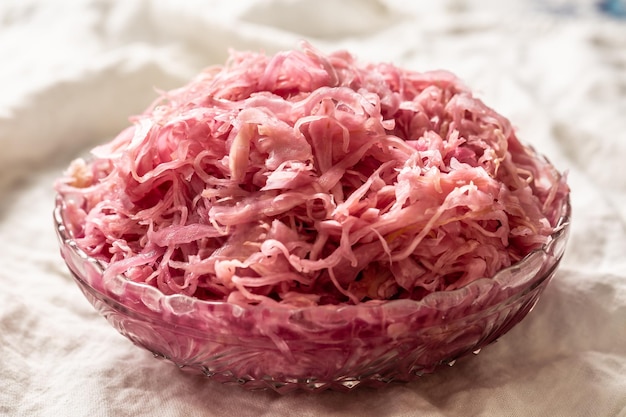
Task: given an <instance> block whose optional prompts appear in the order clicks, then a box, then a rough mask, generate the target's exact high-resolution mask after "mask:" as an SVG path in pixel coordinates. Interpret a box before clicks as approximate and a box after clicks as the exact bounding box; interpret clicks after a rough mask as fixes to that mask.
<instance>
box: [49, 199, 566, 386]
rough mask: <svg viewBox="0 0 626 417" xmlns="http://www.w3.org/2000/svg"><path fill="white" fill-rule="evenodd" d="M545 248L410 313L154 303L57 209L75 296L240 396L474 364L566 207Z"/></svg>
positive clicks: (389, 307) (178, 299)
mask: <svg viewBox="0 0 626 417" xmlns="http://www.w3.org/2000/svg"><path fill="white" fill-rule="evenodd" d="M559 204H560V206H559V207H557V208H556V209H557V213H560V215H559V216H558V217H559V220H558V222H557V225H556V228H555V231H554V233H553V235H552V236H551V239H550V240H549V241H548V243H547V244H545V245H544V246H543V247H542V248H540V249H538V250H535V251H533V252H532V253H530V254H529V255H527V256H526V257H525V258H524V259H523V260H521V261H520V262H518V263H516V264H514V265H512V266H511V267H508V268H506V269H503V270H501V271H500V272H499V273H498V274H497V275H496V276H495V277H493V278H482V279H479V280H477V281H474V282H472V283H471V284H469V285H467V286H465V287H463V288H460V289H457V290H453V291H445V292H435V293H432V294H429V295H428V296H426V297H425V298H423V299H422V300H420V301H413V300H393V301H385V302H380V303H378V304H374V303H371V304H370V303H364V304H362V305H343V306H333V305H324V306H316V307H305V308H295V307H277V306H271V307H268V306H260V305H256V306H247V307H242V306H239V305H234V304H231V303H227V302H216V301H203V300H199V299H196V298H192V297H188V296H185V295H168V296H166V295H164V294H163V293H161V292H160V291H159V290H158V289H156V288H154V287H152V286H149V285H147V284H141V283H136V282H132V281H129V280H127V279H126V278H124V276H116V277H113V278H112V279H110V280H107V281H106V282H104V281H103V278H102V275H103V265H102V264H101V263H100V262H99V261H97V260H95V259H93V258H91V257H89V256H87V255H86V254H85V252H83V251H82V250H81V249H80V248H79V247H78V246H77V245H76V242H75V241H74V240H73V239H72V236H71V235H70V233H69V230H70V229H69V228H67V227H66V223H65V216H64V214H65V213H64V209H65V205H64V202H63V200H62V199H61V198H60V197H57V200H56V207H55V210H54V221H55V223H56V231H57V235H58V238H59V243H60V249H61V255H62V257H63V258H64V260H65V262H66V264H67V266H68V267H69V270H70V271H71V272H72V275H73V277H74V279H75V281H76V283H77V284H78V286H79V288H80V289H81V291H82V292H83V294H84V295H85V297H86V298H87V299H88V300H89V302H90V303H91V304H92V305H93V306H94V307H95V309H96V310H97V311H98V312H99V313H100V314H101V315H102V316H104V317H105V318H106V319H107V320H108V321H109V323H110V324H111V325H113V327H115V329H117V331H119V332H120V333H121V334H122V335H124V336H126V337H127V338H128V339H130V340H131V341H132V342H133V343H134V344H136V345H137V346H140V347H142V348H145V349H147V350H148V351H150V352H152V353H153V355H154V356H155V357H158V358H164V359H167V360H169V361H171V362H173V363H174V364H176V365H177V366H178V367H179V368H181V369H183V370H189V371H192V372H198V373H201V374H203V375H205V376H207V377H210V378H212V379H214V380H217V381H220V382H231V383H237V384H240V385H241V386H243V387H245V388H248V389H267V388H271V389H273V390H275V391H277V392H279V393H287V392H290V391H293V390H306V391H323V390H325V389H334V390H344V391H346V390H350V389H353V388H355V387H357V386H363V385H367V386H380V385H383V384H385V383H388V382H390V381H410V380H412V379H414V378H416V377H418V376H421V375H423V374H425V373H430V372H432V371H434V370H435V369H436V368H437V367H439V366H441V365H451V364H453V363H454V361H455V360H456V359H458V358H460V357H462V356H464V355H467V354H470V353H472V352H473V353H477V352H478V351H479V350H480V349H481V348H482V347H484V346H486V345H488V344H490V343H492V342H494V341H495V340H496V339H498V338H499V337H500V336H502V335H504V334H505V333H506V332H508V331H509V330H510V329H511V328H512V327H513V326H515V325H516V324H517V323H519V322H520V320H522V319H523V318H524V317H525V316H526V315H527V314H528V313H529V312H530V311H531V310H532V308H533V307H534V305H535V303H536V302H537V300H538V298H539V296H540V295H541V293H542V292H543V290H544V289H545V288H546V286H547V284H548V283H549V281H550V279H551V278H552V277H553V276H554V274H555V271H556V269H557V267H558V265H559V262H560V260H561V258H562V256H563V253H564V250H565V246H566V242H567V238H568V234H569V224H570V223H569V222H570V210H571V208H570V203H569V198H564V199H563V201H561V202H560V203H559Z"/></svg>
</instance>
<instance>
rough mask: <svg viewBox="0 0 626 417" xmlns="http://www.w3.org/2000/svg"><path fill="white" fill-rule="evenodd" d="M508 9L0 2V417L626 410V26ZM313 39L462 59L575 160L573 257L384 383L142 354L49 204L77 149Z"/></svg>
mask: <svg viewBox="0 0 626 417" xmlns="http://www.w3.org/2000/svg"><path fill="white" fill-rule="evenodd" d="M421 3H436V4H421ZM503 3H504V4H502V3H498V2H495V1H486V2H485V1H452V0H450V1H443V2H414V3H413V2H403V1H401V0H387V1H383V0H365V1H357V0H346V1H340V0H339V1H334V0H317V1H315V2H312V1H306V0H267V1H261V0H259V1H237V2H235V1H200V0H188V1H185V2H176V1H173V0H167V1H156V0H152V1H151V0H144V1H125V2H112V1H111V2H109V1H105V0H80V1H79V0H77V1H71V2H70V1H66V2H61V1H58V2H45V1H43V0H28V1H3V2H2V3H0V59H1V63H0V144H1V147H0V193H1V194H0V195H1V200H0V266H1V268H0V415H2V416H16V417H17V416H19V417H22V416H24V417H26V416H28V417H31V416H69V417H73V416H133V417H136V416H164V417H165V416H168V417H169V416H229V415H236V416H238V417H247V416H268V417H269V416H322V415H323V416H365V417H367V416H394V417H395V416H416V415H419V416H555V417H559V416H563V417H575V416H611V417H614V416H619V417H626V257H625V256H624V255H625V254H626V171H625V168H624V167H625V162H624V161H625V159H626V20H619V18H615V17H611V16H608V15H607V14H606V13H603V12H601V11H599V9H598V7H596V4H595V3H592V2H590V1H589V2H585V1H579V2H564V1H557V2H553V3H545V2H538V1H537V2H522V1H514V2H503ZM301 39H306V40H308V41H310V42H311V43H312V44H313V45H314V46H316V47H317V48H319V49H321V50H323V51H325V52H330V51H332V50H337V49H348V50H350V51H351V52H353V53H354V54H355V55H356V56H357V57H358V58H359V59H362V60H373V61H386V62H393V63H394V64H396V65H400V66H404V67H408V68H412V69H415V70H429V69H438V68H445V69H448V70H451V71H452V72H454V73H456V74H457V75H459V76H460V77H461V78H462V79H463V80H464V81H465V82H466V84H467V85H468V86H470V87H471V88H472V89H473V90H474V91H476V92H477V94H478V95H479V96H480V97H481V98H482V99H483V100H484V101H485V102H486V103H487V104H488V105H490V106H492V107H494V108H495V109H496V110H497V111H499V112H501V113H503V114H504V115H506V116H507V117H509V118H510V119H511V120H512V121H513V123H514V125H515V126H516V127H517V129H518V133H519V136H520V138H521V139H522V140H524V141H526V142H527V143H530V144H532V145H533V146H535V147H536V148H537V149H539V150H540V151H541V152H542V153H544V154H545V155H546V156H548V158H549V159H550V160H551V161H552V162H553V163H554V164H555V165H556V166H557V168H558V169H560V170H563V171H567V172H568V181H569V184H570V187H571V189H572V194H571V196H572V205H573V213H574V214H573V224H572V230H571V236H570V240H569V244H568V248H567V252H566V256H565V258H564V259H563V262H562V264H561V268H560V269H559V271H558V273H557V275H556V277H555V278H554V280H553V281H552V282H551V283H550V285H549V286H548V289H547V290H546V291H545V292H544V294H543V296H542V298H541V300H540V301H539V303H538V305H537V306H536V308H535V310H534V311H533V312H532V313H531V314H530V315H529V316H528V317H527V318H526V319H525V320H524V321H523V322H522V323H520V324H519V325H518V326H517V327H515V328H514V329H513V330H512V331H510V332H509V333H508V334H506V335H505V336H503V337H501V338H500V340H499V341H498V342H496V343H495V344H492V345H490V346H488V347H486V348H484V349H483V350H482V352H481V353H480V354H479V355H477V356H472V357H468V358H464V359H461V360H459V361H457V363H456V364H455V365H454V366H453V367H449V368H448V367H446V368H444V369H440V370H439V371H437V372H436V373H435V374H432V375H428V376H425V377H423V378H421V379H419V380H417V381H415V382H412V383H408V384H391V385H389V386H388V387H385V388H383V389H377V390H374V389H358V390H356V391H355V392H352V393H347V394H346V393H338V392H323V393H321V394H318V395H310V394H305V393H297V394H291V395H286V396H279V395H277V394H275V393H273V392H269V391H268V392H247V391H244V390H242V389H240V388H239V387H237V386H231V385H221V384H218V383H215V382H212V381H209V380H205V379H202V378H200V377H195V376H191V375H188V374H185V373H182V372H180V371H179V370H178V369H176V367H175V366H172V365H171V364H169V363H167V362H164V361H158V360H156V359H154V358H153V357H152V356H151V355H150V354H149V353H148V352H145V351H143V350H141V349H139V348H136V347H135V346H133V345H132V344H131V343H130V342H129V341H128V340H126V339H125V338H123V337H122V336H121V335H119V334H118V333H117V332H116V331H115V330H114V329H113V328H112V327H111V326H109V325H108V324H107V323H106V321H105V320H104V319H103V318H101V317H100V316H98V315H97V313H96V312H95V311H94V310H93V309H92V308H91V306H90V305H89V304H88V302H87V301H86V300H85V299H84V297H83V296H82V295H81V294H80V292H79V290H78V288H77V287H76V285H75V284H74V283H73V282H72V280H71V278H70V274H69V272H68V270H67V269H66V268H65V265H64V264H63V261H62V260H61V258H60V256H59V254H58V247H57V242H56V238H55V235H54V230H53V225H52V216H51V212H52V207H53V203H54V192H53V190H52V182H53V180H54V179H55V178H56V177H57V176H59V175H60V173H61V171H62V170H63V169H64V168H65V167H66V166H67V165H68V164H69V162H70V160H72V159H73V158H75V157H77V156H79V155H82V154H84V153H85V152H86V151H87V150H88V149H89V148H90V147H92V146H94V145H96V144H98V143H102V142H104V141H107V140H109V139H111V138H112V137H113V136H114V135H115V134H116V133H118V132H119V131H120V130H121V129H123V128H124V127H125V126H127V125H128V117H129V116H131V115H133V114H137V113H139V112H141V111H142V110H143V109H144V108H145V107H146V106H147V105H148V104H149V103H150V102H151V101H152V100H153V99H154V98H156V97H157V93H156V89H160V90H166V89H170V88H173V87H177V86H180V85H182V84H184V83H185V82H186V81H187V80H188V79H189V78H190V77H191V76H193V75H194V74H196V73H197V72H198V71H199V70H200V69H202V68H203V67H206V66H209V65H212V64H221V63H223V62H224V60H225V59H226V56H227V52H228V48H235V49H241V50H254V51H265V52H267V53H274V52H276V51H279V50H283V49H291V48H295V47H297V44H298V41H299V40H301Z"/></svg>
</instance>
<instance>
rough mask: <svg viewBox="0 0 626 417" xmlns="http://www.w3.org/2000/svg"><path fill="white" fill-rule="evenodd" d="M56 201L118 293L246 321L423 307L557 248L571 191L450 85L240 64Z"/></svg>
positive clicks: (220, 72) (145, 120) (162, 105)
mask: <svg viewBox="0 0 626 417" xmlns="http://www.w3.org/2000/svg"><path fill="white" fill-rule="evenodd" d="M132 121H133V125H132V126H131V127H129V128H127V129H126V130H124V131H123V132H121V133H120V134H119V135H118V136H117V137H116V138H115V139H114V140H113V141H111V142H110V143H107V144H104V145H102V146H100V147H98V148H96V149H94V150H93V151H92V157H91V158H90V159H89V160H88V161H85V160H82V159H78V160H76V161H74V162H73V163H72V164H71V166H70V167H69V169H68V170H67V172H66V175H65V176H64V177H63V178H62V179H60V180H59V181H58V182H57V184H56V189H57V191H58V192H59V194H60V195H61V196H62V198H63V199H64V200H65V202H66V205H67V208H66V216H67V219H69V223H70V229H71V233H72V234H73V236H74V237H75V240H76V243H77V244H78V246H79V247H80V248H81V249H83V250H84V251H85V252H86V253H87V254H88V255H91V256H93V257H95V258H96V259H98V260H100V261H102V262H103V263H104V264H105V265H106V272H105V277H104V279H106V277H107V276H108V277H110V276H113V275H116V274H124V275H125V277H127V279H129V280H133V281H137V282H145V283H148V284H150V285H154V286H156V287H158V288H159V289H160V290H161V291H162V292H163V293H164V294H174V293H182V294H186V295H189V296H193V297H197V298H200V299H206V300H224V301H228V302H232V303H237V304H257V303H280V304H283V305H289V306H309V305H320V304H341V303H354V304H356V303H362V302H368V301H369V302H377V301H374V300H389V299H403V298H409V299H416V300H418V299H421V298H423V297H424V296H425V295H426V294H429V293H432V292H435V291H446V290H451V289H456V288H459V287H462V286H464V285H466V284H468V283H469V282H472V281H474V280H476V279H479V278H482V277H492V276H493V275H494V274H495V273H496V272H497V271H498V270H500V269H502V268H504V267H507V266H510V265H511V264H513V263H515V262H517V261H519V260H520V259H522V258H523V257H524V256H525V255H527V254H528V253H529V252H530V251H532V250H533V249H536V248H538V247H540V246H541V245H542V244H544V243H546V240H547V239H549V235H550V234H551V233H552V232H553V226H554V225H555V223H556V221H557V218H556V217H557V215H558V213H557V212H556V211H555V209H554V207H557V204H556V202H558V201H559V200H562V199H563V198H564V196H565V195H566V194H567V192H568V189H567V185H566V183H565V179H564V177H563V176H561V175H559V174H558V173H557V172H556V171H555V170H554V168H553V167H552V166H551V165H550V164H549V163H548V162H547V161H545V160H544V159H542V158H539V157H537V155H536V154H535V153H534V152H533V151H532V150H531V149H530V148H528V147H526V146H524V145H523V144H521V143H520V142H519V141H518V139H517V137H516V134H515V132H514V130H513V129H512V127H511V124H510V122H509V121H508V120H507V119H506V118H505V117H503V116H502V115H500V114H498V113H496V112H495V111H494V110H492V109H491V108H489V107H487V106H486V105H485V104H483V102H482V101H480V100H479V99H477V98H476V97H474V96H473V95H472V93H471V91H470V90H469V89H468V88H466V87H465V86H464V85H463V84H462V83H461V82H460V81H459V80H458V79H457V78H456V77H455V76H454V75H452V74H451V73H449V72H445V71H432V72H415V71H410V70H406V69H401V68H397V67H395V66H393V65H391V64H385V63H361V62H358V61H357V60H355V59H354V58H353V57H352V56H351V55H350V54H348V53H347V52H336V53H332V54H330V55H324V54H322V53H320V52H318V51H316V50H314V49H313V48H312V47H311V46H310V45H308V44H304V45H303V46H302V48H301V49H300V50H294V51H287V52H282V53H278V54H276V55H274V56H266V55H264V54H258V53H250V52H233V53H231V56H230V58H229V60H228V61H227V63H226V65H225V66H217V67H212V68H209V69H207V70H205V71H204V72H202V73H201V74H200V75H198V76H197V77H196V78H195V79H194V80H193V81H191V82H190V83H189V84H188V85H186V86H185V87H183V88H180V89H176V90H173V91H169V92H166V93H164V94H163V95H162V97H161V98H160V99H159V100H158V101H157V102H155V103H153V104H152V105H151V106H150V107H149V108H148V109H147V110H146V111H145V112H144V113H143V114H142V115H139V116H137V117H135V118H133V119H132Z"/></svg>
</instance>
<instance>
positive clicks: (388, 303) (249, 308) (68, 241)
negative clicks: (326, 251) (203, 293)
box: [53, 192, 572, 317]
mask: <svg viewBox="0 0 626 417" xmlns="http://www.w3.org/2000/svg"><path fill="white" fill-rule="evenodd" d="M557 203H560V204H559V211H558V215H559V217H558V218H557V220H556V222H555V226H554V230H553V232H552V233H551V234H550V235H549V238H548V240H547V241H546V242H545V243H544V244H543V245H542V246H540V247H539V248H536V249H534V250H532V251H531V252H529V253H528V254H527V255H526V256H525V257H524V258H522V259H521V260H519V261H518V262H515V263H513V264H512V265H510V266H508V267H506V268H503V269H501V270H500V271H498V272H497V273H496V274H495V275H494V276H493V277H490V278H488V277H485V278H479V279H476V280H474V281H472V282H470V283H468V284H466V285H464V286H462V287H459V288H456V289H454V290H446V291H435V292H432V293H429V294H427V295H426V296H424V297H423V298H422V299H420V300H413V299H394V300H380V301H379V300H372V301H367V302H363V303H360V304H347V303H344V304H322V305H314V306H293V305H288V304H279V303H276V304H264V303H261V304H247V305H242V304H235V303H231V302H228V301H224V300H203V299H200V298H196V297H192V296H188V295H185V294H164V293H163V292H161V290H159V289H158V288H157V287H154V286H152V285H149V284H147V283H143V282H136V281H132V280H129V279H127V278H126V277H124V275H123V274H118V275H115V276H113V277H111V278H110V280H114V281H116V283H117V284H119V285H120V286H122V288H124V290H125V291H126V286H130V287H131V288H133V289H135V290H136V291H137V292H138V293H141V294H144V293H148V294H150V295H151V296H152V297H154V299H158V300H159V303H161V302H163V303H166V304H168V305H169V308H170V310H171V312H172V313H175V314H176V313H177V312H176V310H177V306H181V309H182V310H184V311H181V312H178V314H181V315H183V314H186V313H188V312H189V311H193V310H196V309H199V308H207V309H216V308H219V307H228V308H230V309H232V312H233V314H236V315H240V314H241V315H243V314H244V313H250V314H254V313H256V312H260V311H263V312H267V311H276V312H281V313H287V314H306V313H310V312H312V311H318V312H319V311H326V312H334V313H349V312H352V313H354V312H356V311H364V309H368V310H369V309H381V308H384V309H393V310H395V309H398V310H402V311H405V310H409V311H410V310H417V309H418V308H420V307H428V308H431V309H438V308H437V307H438V305H439V302H440V301H441V299H442V297H445V298H448V299H454V298H455V297H456V298H458V299H463V298H464V296H466V295H467V294H468V293H469V294H471V293H472V290H473V289H480V287H481V286H488V287H493V286H494V285H500V286H501V287H502V288H506V286H507V284H506V283H505V282H504V277H505V276H507V275H510V274H512V273H514V272H515V271H516V270H518V269H520V268H522V267H523V266H525V265H530V264H532V263H534V262H537V261H538V260H540V259H542V258H543V257H545V256H548V257H551V256H553V255H554V253H553V252H554V246H555V245H556V244H557V243H558V242H561V241H563V245H562V247H561V248H560V249H557V253H556V256H555V257H553V258H554V259H553V262H552V263H551V265H553V266H556V265H558V263H559V261H560V259H561V257H562V256H563V253H564V250H565V246H566V242H567V239H568V235H569V228H570V224H571V215H572V207H571V201H570V194H569V192H568V193H566V194H565V195H564V196H563V198H562V199H560V201H557ZM64 207H65V201H64V200H63V198H62V197H61V195H59V194H57V195H56V199H55V207H54V211H53V218H54V222H55V229H56V234H57V238H58V241H59V244H60V245H61V246H62V247H68V248H69V250H71V251H72V252H73V253H75V254H76V255H77V256H78V257H79V258H81V260H82V261H83V262H88V263H90V264H91V266H92V267H94V268H96V270H97V271H98V272H99V273H100V274H102V273H104V269H105V265H104V263H103V262H102V261H100V260H97V259H96V258H94V257H92V256H90V255H88V254H87V253H85V251H83V250H82V249H81V248H80V247H79V245H78V244H77V243H76V241H75V240H74V238H73V237H72V236H71V232H70V229H69V228H68V227H67V225H66V222H65V218H64V216H63V210H64ZM66 262H67V261H66ZM545 262H546V260H545V259H542V260H541V264H542V266H543V264H544V263H545ZM70 270H71V268H70ZM71 272H72V274H73V275H74V278H77V279H80V280H81V281H82V282H84V283H85V284H86V285H87V286H88V287H89V288H90V289H91V290H93V291H96V292H97V293H99V294H101V295H102V296H105V297H107V298H109V299H110V298H113V299H116V297H112V296H111V295H110V294H104V293H103V292H102V291H100V290H98V289H97V288H95V287H94V286H93V285H92V284H91V283H90V282H89V281H88V280H87V279H85V277H82V276H80V277H79V276H77V274H76V273H75V272H74V271H71ZM544 275H545V276H543V277H541V279H539V282H537V281H536V280H530V282H531V285H527V284H528V283H522V285H521V287H520V288H519V289H516V290H515V291H514V292H513V293H511V294H510V295H509V296H507V297H505V298H504V299H502V300H499V301H498V302H497V303H496V305H499V304H505V303H507V302H509V301H510V300H511V299H512V298H516V297H518V296H520V295H521V294H523V293H525V292H527V291H529V290H532V289H533V288H535V287H536V286H537V285H539V284H540V283H541V282H543V281H544V280H545V279H546V278H548V277H549V276H550V274H549V273H548V274H544ZM513 285H514V284H513ZM103 287H104V288H106V287H107V285H106V284H105V283H103ZM108 291H110V292H114V291H113V290H111V289H108ZM477 292H478V293H480V291H477ZM118 295H119V294H118ZM142 298H143V297H142ZM116 302H118V303H120V304H122V305H123V303H121V301H120V300H119V299H116ZM492 306H493V304H490V305H489V306H487V307H486V309H488V308H490V307H492ZM146 307H148V308H150V309H152V308H151V307H150V306H146ZM347 317H350V314H348V316H347Z"/></svg>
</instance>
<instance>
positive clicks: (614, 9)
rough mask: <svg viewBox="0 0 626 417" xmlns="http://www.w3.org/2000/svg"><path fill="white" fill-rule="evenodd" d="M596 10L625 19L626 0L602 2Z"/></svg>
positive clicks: (605, 0) (606, 0) (603, 0)
mask: <svg viewBox="0 0 626 417" xmlns="http://www.w3.org/2000/svg"><path fill="white" fill-rule="evenodd" d="M598 9H600V10H601V11H602V12H603V13H606V14H608V15H611V16H613V17H618V18H621V19H625V18H626V0H602V1H600V2H599V3H598Z"/></svg>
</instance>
